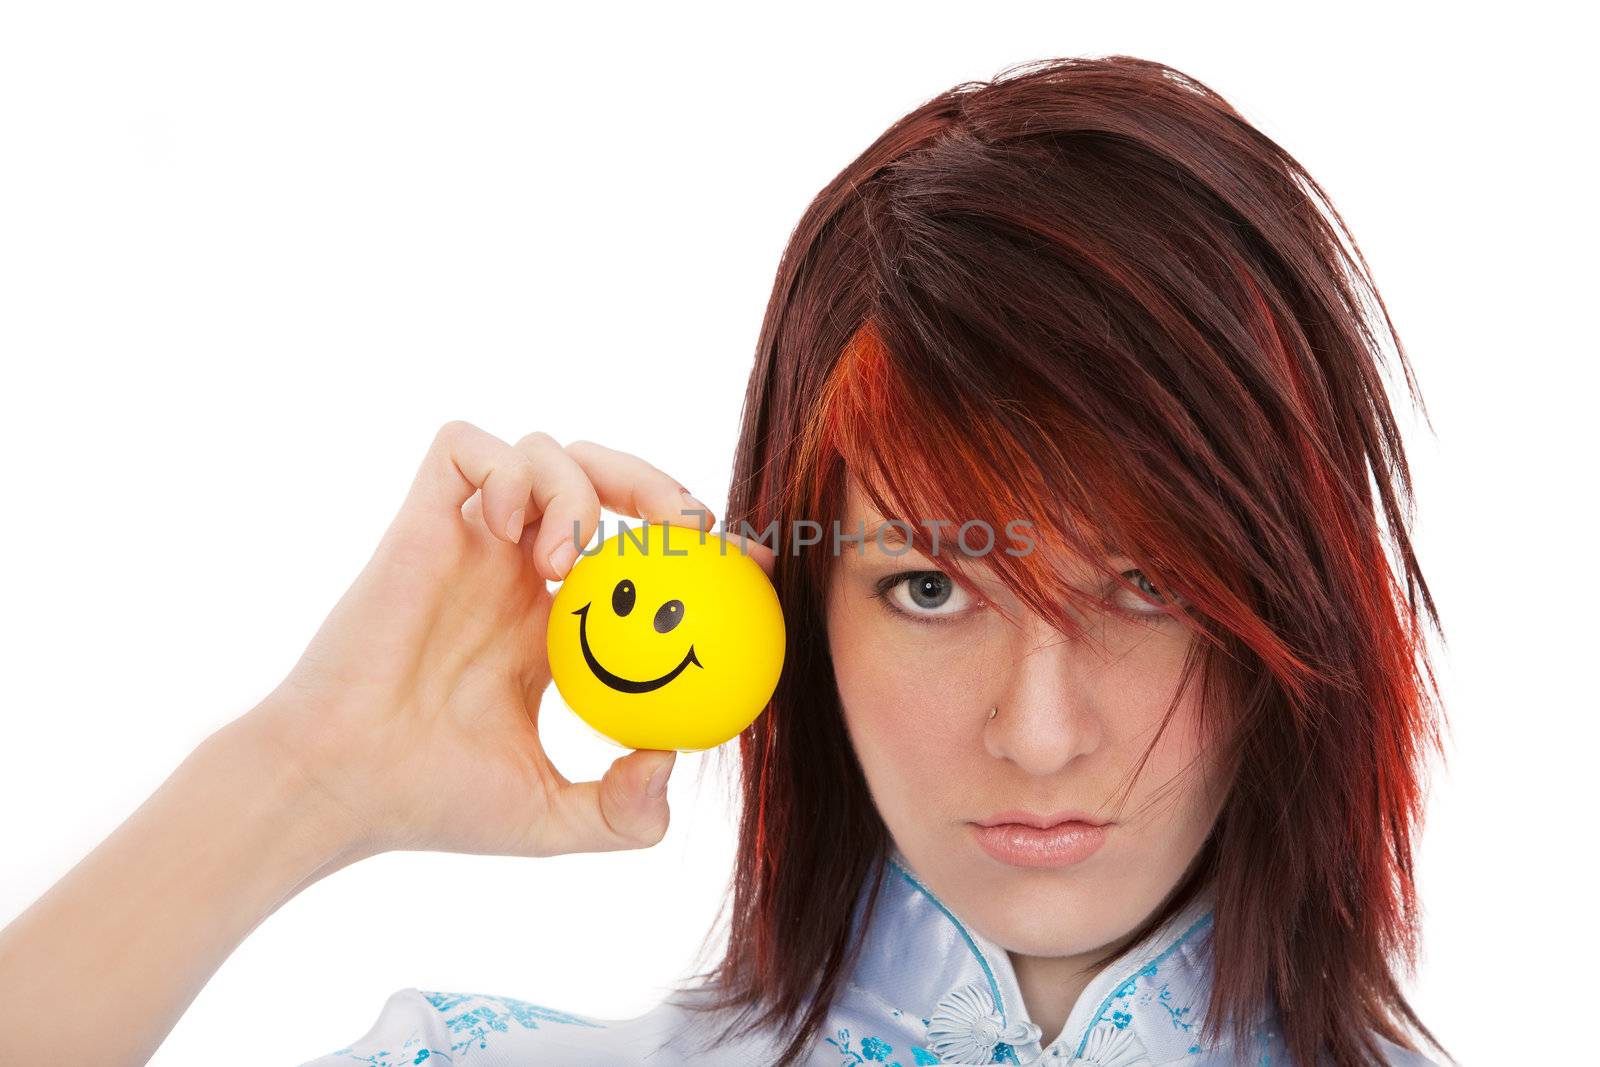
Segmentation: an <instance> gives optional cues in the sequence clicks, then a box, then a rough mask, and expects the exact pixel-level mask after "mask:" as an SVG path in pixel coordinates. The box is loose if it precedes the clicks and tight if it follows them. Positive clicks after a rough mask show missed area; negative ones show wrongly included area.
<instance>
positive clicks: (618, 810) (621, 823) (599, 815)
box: [552, 748, 678, 852]
mask: <svg viewBox="0 0 1600 1067" xmlns="http://www.w3.org/2000/svg"><path fill="white" fill-rule="evenodd" d="M677 758H678V753H677V752H675V751H673V752H663V751H660V750H657V749H650V748H642V749H637V750H636V751H633V752H630V753H628V754H627V755H626V756H620V757H618V758H617V759H615V760H613V761H612V763H611V766H610V767H609V768H607V769H606V773H605V774H604V775H603V776H602V777H601V778H600V780H599V781H598V782H575V783H573V784H572V785H570V786H568V787H567V788H566V789H565V790H564V791H563V792H564V794H565V795H564V796H563V797H562V801H563V802H564V803H563V805H562V806H563V807H565V808H566V809H567V810H566V811H565V812H564V813H563V814H564V815H565V816H566V817H565V818H562V819H560V820H559V823H560V824H563V825H565V826H566V827H568V828H569V835H570V838H571V839H569V840H567V841H564V842H560V843H555V842H552V844H554V845H555V849H554V850H555V851H556V852H605V851H611V850H614V849H624V848H642V847H644V846H647V845H653V844H655V843H656V842H658V841H660V840H661V839H662V837H664V836H665V835H666V832H667V823H668V821H669V814H670V813H669V811H668V808H667V779H668V777H669V776H670V775H671V773H672V767H673V765H674V764H675V763H676V762H677ZM652 786H654V787H656V788H657V789H658V792H657V793H656V794H655V795H652V794H651V792H650V790H651V787H652ZM563 836H568V835H563Z"/></svg>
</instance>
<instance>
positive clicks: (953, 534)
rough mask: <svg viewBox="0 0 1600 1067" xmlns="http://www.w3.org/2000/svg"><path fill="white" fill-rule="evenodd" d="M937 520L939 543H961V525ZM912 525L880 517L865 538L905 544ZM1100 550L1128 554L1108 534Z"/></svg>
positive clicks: (886, 543) (1102, 541)
mask: <svg viewBox="0 0 1600 1067" xmlns="http://www.w3.org/2000/svg"><path fill="white" fill-rule="evenodd" d="M937 521H938V522H939V523H941V525H940V526H939V527H938V529H939V543H940V544H959V540H958V538H957V534H958V532H959V530H960V525H959V524H957V523H955V522H953V521H951V520H949V519H940V520H937ZM857 523H858V525H864V524H865V520H857ZM911 525H913V524H912V523H909V522H907V521H906V520H904V519H880V520H878V522H876V523H875V524H874V525H873V526H872V527H871V528H869V529H867V531H866V538H865V539H866V541H868V542H877V543H878V544H882V545H903V544H906V535H905V533H904V530H905V528H906V527H908V526H911ZM1031 526H1032V524H1031V523H1030V524H1029V527H1030V528H1031ZM931 529H932V527H930V530H931ZM880 530H881V531H882V532H883V538H882V540H881V541H880V540H879V539H878V533H879V531H880ZM1004 532H1005V531H1002V530H997V531H995V535H996V538H997V539H998V538H999V536H1000V535H1001V534H1003V533H1004ZM1100 551H1101V552H1103V553H1105V555H1106V556H1107V557H1108V558H1115V557H1118V556H1123V555H1126V553H1125V552H1123V551H1122V547H1121V546H1120V545H1118V544H1116V543H1115V542H1114V541H1113V540H1112V539H1111V538H1110V537H1107V536H1102V537H1101V538H1100Z"/></svg>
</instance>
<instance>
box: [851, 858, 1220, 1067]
mask: <svg viewBox="0 0 1600 1067" xmlns="http://www.w3.org/2000/svg"><path fill="white" fill-rule="evenodd" d="M1210 924H1211V905H1210V899H1209V896H1208V895H1205V894H1202V895H1201V896H1200V897H1199V898H1197V899H1196V900H1194V901H1192V902H1191V903H1190V904H1189V905H1188V906H1187V907H1185V908H1183V909H1182V910H1181V911H1180V912H1179V913H1178V914H1177V915H1175V916H1174V917H1173V918H1171V919H1170V920H1168V921H1167V922H1165V923H1163V924H1162V925H1161V927H1160V928H1159V929H1157V930H1156V931H1155V932H1154V933H1153V934H1151V935H1150V936H1149V937H1147V938H1145V939H1144V940H1143V941H1140V942H1139V943H1138V944H1136V945H1133V946H1132V947H1130V948H1129V949H1127V950H1126V951H1125V952H1123V953H1121V954H1120V955H1118V956H1117V957H1116V959H1114V960H1113V961H1111V962H1110V963H1109V964H1107V965H1106V966H1105V967H1104V968H1102V969H1101V970H1100V971H1099V972H1098V973H1097V974H1096V975H1095V976H1094V978H1093V979H1092V980H1091V981H1090V982H1089V984H1088V986H1087V987H1086V988H1085V989H1084V991H1083V993H1082V995H1081V996H1079V998H1078V1001H1077V1003H1076V1004H1075V1005H1074V1007H1073V1009H1072V1012H1071V1014H1070V1015H1069V1016H1068V1018H1067V1023H1066V1025H1065V1026H1064V1027H1063V1028H1062V1031H1061V1033H1060V1034H1059V1035H1055V1034H1042V1033H1041V1032H1040V1029H1039V1027H1038V1026H1037V1025H1036V1024H1034V1023H1033V1022H1032V1020H1030V1019H1029V1018H1028V1015H1027V1007H1026V1005H1024V1004H1023V1001H1022V992H1021V988H1020V986H1019V985H1018V983H1017V976H1016V972H1015V970H1014V969H1013V967H1012V964H1011V958H1010V956H1009V955H1008V954H1007V952H1006V950H1005V949H1003V948H1001V947H1000V946H999V945H997V944H995V943H994V942H992V941H990V940H989V939H988V938H986V937H984V936H983V935H982V934H980V933H979V932H978V931H977V930H975V929H972V928H971V927H969V926H968V925H967V924H966V923H965V922H963V921H962V920H961V919H960V918H959V917H957V916H956V914H955V913H954V912H953V911H952V910H951V909H950V908H949V907H948V906H946V905H945V903H944V902H943V901H941V900H940V899H939V898H938V896H937V895H936V894H935V893H934V892H933V891H932V890H931V889H929V888H928V886H927V885H926V884H925V883H924V882H923V881H922V879H921V878H919V877H918V876H917V874H916V873H915V871H913V870H912V867H911V864H910V863H909V861H908V860H907V859H906V857H905V855H904V854H903V853H902V852H900V850H899V849H898V848H897V847H894V848H892V849H891V855H890V857H889V861H888V869H887V870H886V871H885V873H884V880H883V885H882V888H881V889H880V890H879V895H878V900H877V902H876V904H875V905H874V908H873V913H872V916H871V921H870V923H869V925H868V929H867V931H866V936H865V941H864V944H863V950H862V953H861V956H860V957H859V960H858V963H857V966H856V969H855V971H854V973H853V975H852V980H851V984H850V993H851V996H852V998H853V1000H854V1001H855V1003H856V1007H857V1008H858V1009H859V1010H861V1011H862V1012H864V1013H866V1014H867V1015H868V1016H878V1017H880V1018H881V1017H882V1015H883V1014H884V1013H886V1012H887V1013H888V1014H890V1015H892V1016H894V1017H896V1018H899V1019H902V1020H904V1021H905V1024H906V1025H905V1029H904V1031H903V1036H905V1037H906V1038H907V1039H908V1040H912V1041H915V1040H918V1039H921V1040H923V1041H924V1042H925V1047H926V1048H927V1049H928V1050H929V1051H930V1052H931V1053H933V1054H935V1055H937V1056H938V1057H939V1058H938V1060H933V1059H926V1060H924V1059H921V1058H920V1057H919V1058H918V1059H917V1061H916V1062H919V1063H923V1062H927V1063H932V1062H940V1063H1021V1064H1026V1063H1034V1062H1040V1063H1052V1062H1060V1063H1066V1062H1069V1061H1072V1060H1074V1058H1077V1059H1078V1061H1079V1062H1081V1063H1084V1064H1094V1065H1096V1067H1133V1065H1136V1064H1140V1063H1149V1062H1158V1063H1159V1062H1165V1061H1166V1060H1168V1059H1172V1058H1177V1057H1178V1056H1182V1055H1184V1054H1186V1053H1193V1052H1199V1051H1202V1049H1201V1046H1200V1043H1199V1041H1200V1031H1201V1025H1202V1019H1201V1013H1202V1012H1203V1010H1204V1007H1205V1002H1206V998H1207V996H1208V995H1209V991H1210V975H1211V971H1210V937H1209V934H1210ZM918 1023H920V1026H921V1031H920V1032H919V1030H918V1026H917V1024H918ZM858 1032H859V1031H858Z"/></svg>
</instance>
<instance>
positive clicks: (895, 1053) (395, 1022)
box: [302, 850, 1432, 1067]
mask: <svg viewBox="0 0 1600 1067" xmlns="http://www.w3.org/2000/svg"><path fill="white" fill-rule="evenodd" d="M1210 931H1211V915H1210V912H1209V910H1208V905H1207V902H1206V901H1205V900H1203V899H1202V900H1199V901H1197V902H1195V903H1194V904H1193V905H1191V906H1190V907H1189V908H1188V909H1186V910H1185V911H1184V912H1183V913H1182V914H1180V915H1178V916H1177V917H1176V918H1174V919H1173V920H1172V921H1171V922H1169V923H1167V924H1166V925H1165V926H1163V927H1162V929H1160V930H1159V931H1157V932H1156V933H1155V934H1154V935H1152V936H1151V937H1150V938H1148V939H1147V940H1145V941H1144V942H1142V943H1140V944H1138V945H1135V946H1133V947H1132V948H1130V949H1129V950H1128V951H1127V952H1125V953H1123V954H1122V955H1121V956H1119V957H1118V958H1117V959H1116V960H1115V961H1114V962H1112V963H1111V964H1109V965H1108V966H1106V967H1105V968H1104V969H1103V970H1102V971H1101V972H1100V973H1099V974H1098V975H1096V976H1095V978H1094V980H1093V981H1091V982H1090V983H1089V985H1088V987H1087V988H1086V989H1085V990H1084V991H1083V994H1082V995H1081V996H1080V997H1079V998H1078V1001H1077V1004H1076V1005H1075V1006H1074V1008H1073V1009H1072V1014H1071V1015H1070V1016H1069V1018H1068V1019H1067V1023H1066V1025H1065V1026H1064V1027H1063V1028H1062V1030H1061V1033H1059V1034H1056V1035H1053V1036H1052V1037H1051V1039H1050V1040H1049V1041H1048V1042H1045V1041H1043V1040H1042V1038H1043V1037H1044V1035H1043V1034H1041V1032H1040V1030H1039V1027H1038V1026H1036V1025H1035V1024H1034V1023H1032V1022H1031V1021H1030V1020H1029V1019H1028V1015H1027V1009H1026V1007H1025V1006H1024V1005H1023V1003H1022V995H1021V991H1020V989H1019V987H1018V985H1017V978H1016V974H1015V972H1014V971H1013V970H1012V967H1011V962H1010V957H1009V956H1007V954H1006V952H1005V950H1004V949H1002V948H1000V947H999V946H998V945H996V944H994V943H993V942H991V941H989V940H987V939H985V938H984V937H983V936H982V935H981V934H979V933H978V932H977V931H976V930H972V929H970V928H968V927H967V926H966V924H965V923H963V922H962V921H961V920H960V919H958V918H957V917H956V916H955V915H954V913H952V912H951V911H950V909H949V908H948V907H946V906H945V905H944V903H943V902H941V901H940V900H939V899H938V898H937V897H936V896H935V895H934V894H933V892H932V891H931V890H929V889H928V887H927V886H925V885H924V884H922V882H921V880H920V879H918V877H917V876H916V874H915V873H914V872H913V871H912V870H911V868H910V865H909V864H908V863H907V861H906V858H905V856H904V855H903V854H902V853H900V852H899V851H898V850H896V851H895V853H894V855H893V856H892V858H891V860H890V865H889V870H888V873H887V877H886V878H885V880H884V885H883V888H882V890H881V891H880V893H879V896H878V901H877V903H876V905H875V907H874V909H873V912H872V915H871V916H870V920H869V921H868V922H867V924H866V930H865V935H864V937H865V941H864V944H863V948H862V952H861V956H860V958H859V960H858V962H857V965H856V967H855V970H854V971H853V973H852V975H851V979H850V981H849V983H848V985H847V986H846V988H845V990H844V992H843V993H842V995H841V996H840V997H838V999H837V1001H836V1002H835V1004H834V1005H833V1007H832V1010H831V1012H830V1013H829V1016H828V1022H827V1025H826V1026H825V1027H824V1028H823V1029H822V1031H821V1032H820V1033H819V1035H818V1037H817V1038H816V1043H815V1044H814V1045H813V1047H812V1049H811V1050H810V1052H809V1054H808V1056H807V1059H806V1061H805V1062H806V1063H808V1064H815V1065H822V1064H826V1065H828V1067H853V1065H858V1064H884V1065H886V1067H895V1065H898V1067H913V1065H916V1064H934V1063H958V1064H988V1063H1011V1064H1040V1065H1050V1064H1068V1063H1071V1064H1079V1065H1083V1067H1162V1065H1165V1064H1183V1065H1186V1067H1224V1065H1228V1067H1232V1065H1235V1064H1249V1065H1251V1067H1292V1065H1291V1064H1290V1061H1289V1059H1288V1056H1287V1054H1286V1053H1285V1052H1284V1050H1283V1045H1282V1040H1281V1038H1280V1036H1279V1035H1278V1033H1277V1032H1276V1029H1275V1027H1273V1026H1271V1025H1266V1026H1263V1027H1261V1028H1259V1029H1258V1030H1257V1031H1256V1033H1255V1034H1254V1036H1253V1038H1252V1040H1251V1042H1250V1043H1249V1045H1248V1047H1239V1046H1237V1045H1233V1044H1228V1043H1226V1042H1224V1043H1222V1044H1205V1043H1203V1042H1202V1040H1201V1037H1200V1031H1201V1013H1202V1012H1203V1011H1204V1010H1205V1005H1206V996H1207V992H1208V990H1209V983H1210V977H1211V956H1210V942H1211V939H1210ZM694 995H695V994H694V993H693V992H692V991H691V992H688V993H675V994H673V995H672V996H669V997H668V998H667V999H666V1000H664V1001H663V1002H662V1003H661V1004H659V1005H657V1006H656V1007H655V1008H653V1009H651V1010H650V1011H649V1012H646V1013H645V1014H644V1015H641V1016H638V1017H637V1018H633V1019H598V1018H592V1017H587V1016H580V1015H574V1014H572V1013H570V1012H564V1011H557V1010H555V1009H553V1008H547V1007H543V1006H541V1005H538V1004H529V1003H527V1002H525V1001H521V1000H514V999H512V998H510V997H500V996H487V995H480V994H470V993H442V992H430V991H425V990H419V989H414V988H413V989H402V990H399V991H398V992H396V993H394V994H393V995H392V996H390V997H389V999H388V1001H387V1002H386V1003H385V1004H384V1006H383V1010H382V1012H381V1014H380V1015H379V1016H378V1019H377V1022H375V1023H374V1024H373V1026H372V1028H371V1030H369V1031H368V1032H367V1033H366V1035H365V1036H363V1037H362V1038H361V1039H360V1040H359V1041H357V1042H355V1043H354V1044H353V1045H351V1046H349V1047H348V1048H342V1049H339V1050H338V1051H336V1052H331V1053H329V1054H328V1055H326V1056H322V1057H320V1058H318V1059H315V1060H311V1061H309V1062H307V1063H306V1064H303V1065H302V1067H355V1065H357V1064H365V1065H367V1067H400V1065H402V1064H405V1065H416V1064H427V1065H428V1067H440V1065H444V1064H450V1065H463V1067H544V1065H560V1067H588V1065H600V1064H605V1065H616V1064H633V1063H643V1064H650V1065H661V1067H665V1065H668V1064H706V1065H710V1067H724V1065H726V1067H735V1065H737V1067H770V1065H771V1064H772V1063H774V1062H776V1060H777V1053H778V1052H779V1050H780V1048H781V1044H780V1043H779V1042H778V1041H777V1040H776V1037H775V1035H767V1036H763V1035H753V1036H749V1037H746V1038H744V1039H742V1040H739V1041H736V1042H726V1043H723V1044H720V1045H716V1046H715V1047H710V1046H709V1045H708V1042H710V1040H711V1038H712V1037H713V1034H712V1032H711V1030H710V1029H709V1027H708V1024H707V1023H706V1022H705V1020H703V1019H702V1018H700V1017H698V1016H696V1015H692V1014H690V1012H689V1011H688V1009H686V1008H685V1007H684V1006H683V1002H684V1001H686V1000H687V999H688V998H690V997H692V996H694ZM1384 1048H1385V1052H1386V1057H1387V1062H1388V1064H1390V1065H1392V1067H1432V1064H1431V1061H1429V1060H1427V1059H1424V1058H1423V1057H1422V1056H1420V1055H1418V1054H1417V1053H1415V1052H1410V1051H1407V1050H1403V1049H1399V1048H1397V1047H1395V1046H1393V1045H1388V1044H1386V1043H1385V1044H1384Z"/></svg>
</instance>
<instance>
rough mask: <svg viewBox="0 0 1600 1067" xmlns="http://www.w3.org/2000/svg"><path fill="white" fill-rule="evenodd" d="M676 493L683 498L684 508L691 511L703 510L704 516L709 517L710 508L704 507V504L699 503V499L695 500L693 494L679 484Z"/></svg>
mask: <svg viewBox="0 0 1600 1067" xmlns="http://www.w3.org/2000/svg"><path fill="white" fill-rule="evenodd" d="M678 495H679V496H681V497H682V498H683V506H684V507H685V508H686V509H688V510H691V511H703V512H705V515H706V517H707V518H710V516H711V509H710V508H708V507H706V506H705V505H704V504H702V503H700V501H698V500H696V499H695V498H694V496H693V494H691V493H690V492H689V490H687V489H684V488H682V487H681V486H680V487H679V489H678Z"/></svg>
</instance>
